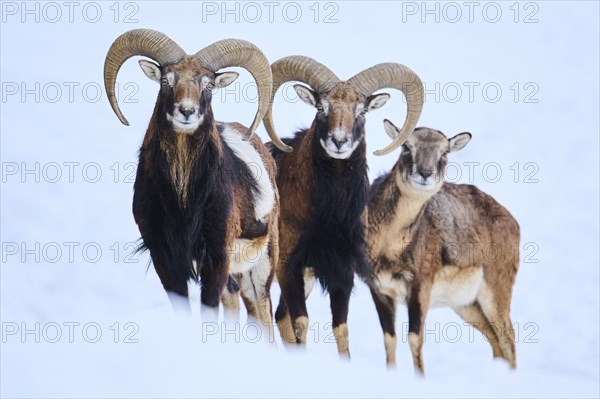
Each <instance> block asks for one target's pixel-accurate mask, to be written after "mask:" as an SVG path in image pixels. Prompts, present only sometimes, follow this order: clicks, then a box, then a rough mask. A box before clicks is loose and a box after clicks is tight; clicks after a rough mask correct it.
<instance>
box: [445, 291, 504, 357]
mask: <svg viewBox="0 0 600 399" xmlns="http://www.w3.org/2000/svg"><path fill="white" fill-rule="evenodd" d="M453 310H454V311H455V312H456V313H457V314H458V315H459V316H460V317H461V318H462V319H463V320H464V321H466V322H467V323H469V324H471V325H472V326H473V327H475V328H476V329H477V330H479V332H481V333H482V334H483V335H484V336H485V338H486V339H487V341H488V342H489V343H490V345H491V346H492V353H493V356H494V357H502V349H500V344H499V341H498V337H497V336H496V333H495V332H494V329H493V328H492V326H491V324H490V322H489V321H488V319H487V317H485V315H484V314H483V311H482V310H481V307H480V305H479V303H478V302H475V303H473V304H471V305H467V306H461V307H456V308H453Z"/></svg>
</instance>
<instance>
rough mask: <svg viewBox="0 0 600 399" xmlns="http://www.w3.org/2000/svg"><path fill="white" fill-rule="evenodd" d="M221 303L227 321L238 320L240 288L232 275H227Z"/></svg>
mask: <svg viewBox="0 0 600 399" xmlns="http://www.w3.org/2000/svg"><path fill="white" fill-rule="evenodd" d="M238 278H239V276H238ZM221 303H222V304H223V310H224V315H225V317H226V318H227V319H229V320H232V321H236V322H237V321H239V320H240V286H239V284H238V283H237V281H236V279H235V277H233V276H232V275H229V279H228V280H227V286H226V287H225V289H224V290H223V293H222V294H221Z"/></svg>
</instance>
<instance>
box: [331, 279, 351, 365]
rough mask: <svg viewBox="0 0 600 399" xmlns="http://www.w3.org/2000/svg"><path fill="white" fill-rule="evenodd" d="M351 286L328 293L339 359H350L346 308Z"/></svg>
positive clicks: (348, 302)
mask: <svg viewBox="0 0 600 399" xmlns="http://www.w3.org/2000/svg"><path fill="white" fill-rule="evenodd" d="M350 281H352V280H350ZM351 293H352V285H350V286H348V287H339V288H335V289H333V290H330V292H329V299H330V302H331V316H332V319H333V334H334V336H335V341H336V342H337V348H338V353H339V354H340V356H341V357H348V358H349V357H350V350H349V348H348V324H347V321H348V306H349V304H350V294H351Z"/></svg>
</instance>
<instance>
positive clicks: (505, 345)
mask: <svg viewBox="0 0 600 399" xmlns="http://www.w3.org/2000/svg"><path fill="white" fill-rule="evenodd" d="M493 288H496V289H493ZM493 288H492V287H490V286H489V285H488V284H485V283H484V285H483V287H482V288H481V289H480V291H479V294H478V298H477V300H478V302H479V304H480V305H481V310H482V311H483V313H484V314H485V317H486V318H487V319H488V320H489V323H490V325H491V326H492V329H493V330H494V332H495V333H496V336H497V337H498V346H499V347H500V350H501V351H502V357H503V358H504V359H506V360H507V361H508V363H509V364H510V367H511V368H516V367H517V358H516V350H515V331H514V329H513V326H512V322H511V320H510V293H506V292H503V291H502V290H501V288H500V287H493Z"/></svg>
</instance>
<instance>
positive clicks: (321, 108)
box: [317, 104, 324, 112]
mask: <svg viewBox="0 0 600 399" xmlns="http://www.w3.org/2000/svg"><path fill="white" fill-rule="evenodd" d="M317 112H324V110H323V104H317Z"/></svg>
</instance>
